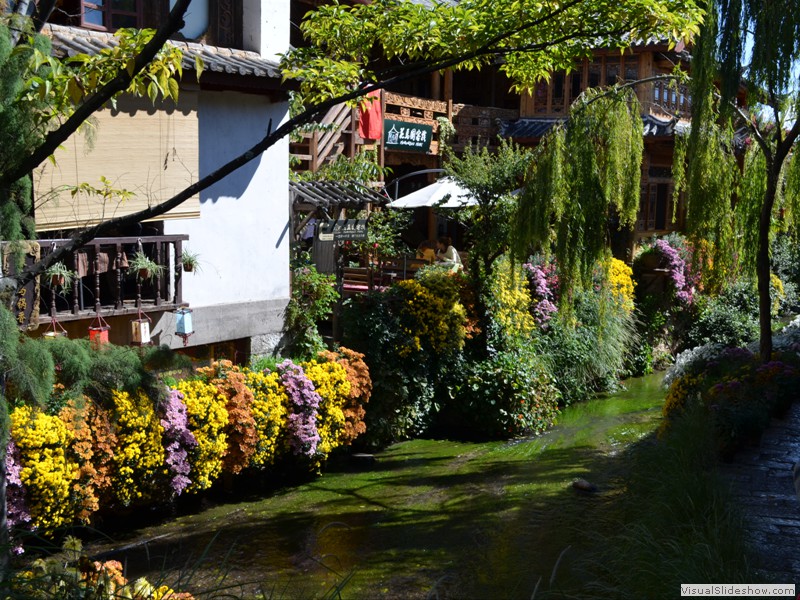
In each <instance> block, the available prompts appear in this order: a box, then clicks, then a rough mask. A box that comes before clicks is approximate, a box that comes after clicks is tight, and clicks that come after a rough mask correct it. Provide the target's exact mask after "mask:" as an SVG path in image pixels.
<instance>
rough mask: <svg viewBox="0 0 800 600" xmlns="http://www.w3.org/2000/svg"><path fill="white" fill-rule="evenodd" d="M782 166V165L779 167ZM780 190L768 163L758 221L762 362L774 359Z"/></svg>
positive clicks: (757, 269) (772, 168)
mask: <svg viewBox="0 0 800 600" xmlns="http://www.w3.org/2000/svg"><path fill="white" fill-rule="evenodd" d="M779 166H780V165H779ZM777 189H778V175H777V173H775V164H774V163H770V162H769V161H768V162H767V190H766V192H765V193H764V203H763V204H762V205H761V215H760V217H759V221H758V254H757V255H756V278H757V280H758V325H759V333H760V343H759V355H760V358H761V362H769V361H770V360H771V359H772V297H771V295H770V291H769V283H770V272H771V271H770V264H769V231H770V226H771V224H772V207H773V206H774V205H775V193H776V191H777Z"/></svg>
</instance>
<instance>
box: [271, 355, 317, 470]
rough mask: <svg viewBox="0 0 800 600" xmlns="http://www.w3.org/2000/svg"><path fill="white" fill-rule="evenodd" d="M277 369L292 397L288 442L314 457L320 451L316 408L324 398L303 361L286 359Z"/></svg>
mask: <svg viewBox="0 0 800 600" xmlns="http://www.w3.org/2000/svg"><path fill="white" fill-rule="evenodd" d="M278 373H279V374H280V378H281V383H282V384H283V387H284V388H285V390H286V395H287V396H288V397H289V416H288V419H287V421H288V422H287V429H288V432H289V445H290V446H291V447H292V451H293V452H294V453H295V454H296V455H300V454H302V455H304V456H307V457H309V458H311V457H313V456H314V455H315V454H316V453H317V444H319V442H320V435H319V431H318V430H317V409H318V408H319V404H320V402H321V400H322V398H320V395H319V394H318V393H317V391H316V389H315V388H314V384H313V383H312V382H311V380H310V379H309V378H308V377H306V374H305V371H303V367H301V366H300V365H296V364H294V363H293V362H292V361H291V360H289V359H286V360H285V361H283V362H282V363H281V364H279V365H278Z"/></svg>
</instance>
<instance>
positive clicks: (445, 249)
mask: <svg viewBox="0 0 800 600" xmlns="http://www.w3.org/2000/svg"><path fill="white" fill-rule="evenodd" d="M437 245H438V250H437V252H436V262H437V263H438V264H440V265H442V266H445V267H449V268H450V270H452V271H453V272H454V273H455V272H456V271H460V270H461V257H460V256H459V255H458V252H457V251H456V249H455V248H453V241H452V240H451V239H450V238H449V237H448V236H446V235H443V236H442V237H440V238H439V242H438V244H437Z"/></svg>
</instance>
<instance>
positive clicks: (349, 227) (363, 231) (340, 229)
mask: <svg viewBox="0 0 800 600" xmlns="http://www.w3.org/2000/svg"><path fill="white" fill-rule="evenodd" d="M319 239H320V241H323V242H325V241H337V242H338V241H344V240H351V241H354V242H363V241H365V240H366V239H367V220H366V219H338V220H336V221H328V222H327V223H320V227H319Z"/></svg>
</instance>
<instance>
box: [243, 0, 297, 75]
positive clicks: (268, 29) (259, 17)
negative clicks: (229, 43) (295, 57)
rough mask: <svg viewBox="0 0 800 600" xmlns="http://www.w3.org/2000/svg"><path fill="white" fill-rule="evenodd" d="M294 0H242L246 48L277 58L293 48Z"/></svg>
mask: <svg viewBox="0 0 800 600" xmlns="http://www.w3.org/2000/svg"><path fill="white" fill-rule="evenodd" d="M290 4H291V2H290V0H242V8H243V23H242V38H243V39H242V42H243V44H242V45H243V46H244V49H245V50H253V51H254V52H259V53H260V54H261V56H263V57H264V58H268V59H270V60H277V55H278V54H283V53H284V52H286V51H287V50H288V49H289V6H290Z"/></svg>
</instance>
